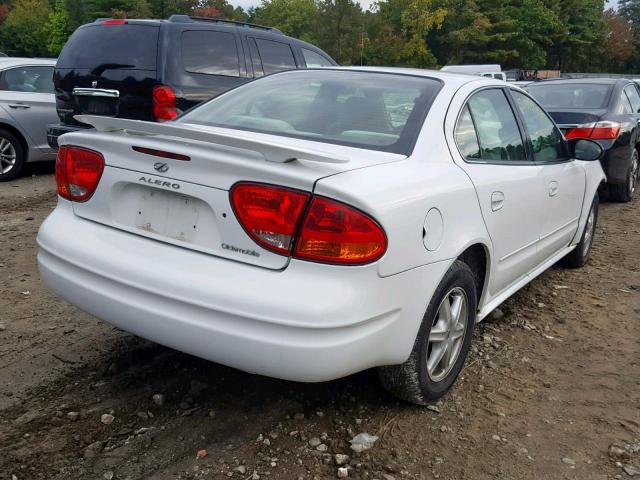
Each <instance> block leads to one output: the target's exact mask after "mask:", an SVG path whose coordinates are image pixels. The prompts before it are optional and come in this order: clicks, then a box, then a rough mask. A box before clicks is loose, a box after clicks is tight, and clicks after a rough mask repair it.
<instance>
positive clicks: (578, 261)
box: [560, 193, 599, 268]
mask: <svg viewBox="0 0 640 480" xmlns="http://www.w3.org/2000/svg"><path fill="white" fill-rule="evenodd" d="M598 206H599V199H598V194H597V193H596V196H595V197H593V202H591V209H590V210H589V216H588V217H587V223H586V224H585V226H584V230H583V231H582V237H581V238H580V243H578V245H576V248H574V249H573V250H572V251H571V253H569V255H567V256H566V257H564V258H563V259H562V260H560V265H562V266H563V267H567V268H580V267H584V266H585V265H586V263H587V262H588V261H589V255H590V254H591V247H592V246H593V239H594V237H595V234H596V224H597V223H598Z"/></svg>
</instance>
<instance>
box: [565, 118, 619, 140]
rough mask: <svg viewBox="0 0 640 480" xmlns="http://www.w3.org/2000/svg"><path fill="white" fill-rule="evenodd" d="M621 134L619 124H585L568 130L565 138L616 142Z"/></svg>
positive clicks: (604, 122) (608, 122)
mask: <svg viewBox="0 0 640 480" xmlns="http://www.w3.org/2000/svg"><path fill="white" fill-rule="evenodd" d="M619 133H620V124H619V123H618V122H610V121H602V122H592V123H584V124H582V125H578V126H577V127H575V128H572V129H571V130H568V131H567V132H566V133H565V134H564V136H565V138H566V139H567V140H570V139H572V138H591V139H592V140H615V139H616V138H618V134H619Z"/></svg>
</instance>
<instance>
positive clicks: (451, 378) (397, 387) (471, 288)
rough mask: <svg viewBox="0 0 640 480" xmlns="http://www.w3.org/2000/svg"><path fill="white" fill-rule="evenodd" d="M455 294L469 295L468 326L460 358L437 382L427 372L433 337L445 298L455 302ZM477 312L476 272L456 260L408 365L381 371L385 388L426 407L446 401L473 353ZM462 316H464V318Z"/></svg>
mask: <svg viewBox="0 0 640 480" xmlns="http://www.w3.org/2000/svg"><path fill="white" fill-rule="evenodd" d="M452 292H456V293H455V294H457V293H459V292H464V295H466V301H467V309H466V315H464V317H465V318H466V325H465V330H464V333H463V334H462V336H461V337H460V338H461V343H460V344H459V350H458V353H457V357H456V358H455V359H454V360H452V366H450V367H449V369H448V370H444V371H443V372H442V375H443V377H442V378H440V379H438V380H437V381H435V380H434V379H432V375H431V374H430V373H429V371H428V368H427V359H428V356H429V354H432V353H433V352H434V351H433V347H431V349H430V343H429V336H430V334H431V331H432V328H433V327H434V326H436V325H437V324H439V322H440V320H439V315H438V311H439V309H440V306H441V305H442V304H443V302H444V301H445V297H446V301H449V298H452V297H450V294H452ZM476 311H477V298H476V285H475V281H474V275H473V272H472V271H471V269H470V268H469V266H468V265H467V264H466V263H464V262H462V261H460V260H456V261H455V262H454V264H453V265H452V266H451V268H450V269H449V271H448V272H447V273H446V274H445V276H444V278H443V279H442V280H441V281H440V284H439V285H438V288H436V291H435V292H434V294H433V297H432V298H431V301H430V302H429V306H428V307H427V311H426V313H425V315H424V317H423V319H422V325H421V326H420V330H419V331H418V336H417V337H416V340H415V343H414V345H413V350H412V351H411V355H409V358H408V359H407V361H406V362H404V363H403V364H400V365H390V366H385V367H380V368H379V369H378V372H379V376H380V380H381V382H382V385H383V386H384V387H385V388H386V389H387V390H388V391H389V392H390V393H392V394H393V395H395V396H397V397H399V398H401V399H403V400H405V401H407V402H411V403H416V404H418V405H426V404H428V403H430V402H433V401H435V400H437V399H439V398H440V397H442V396H443V395H444V394H445V393H447V391H449V389H450V388H451V386H452V385H453V383H454V382H455V380H456V378H457V377H458V375H459V373H460V371H461V370H462V366H463V365H464V362H465V359H466V358H467V354H468V353H469V348H470V346H471V338H472V336H473V329H474V327H475V320H476ZM462 316H463V315H462V313H461V318H462ZM445 350H446V349H445ZM437 365H439V364H437ZM437 365H436V366H437Z"/></svg>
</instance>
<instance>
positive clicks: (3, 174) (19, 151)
mask: <svg viewBox="0 0 640 480" xmlns="http://www.w3.org/2000/svg"><path fill="white" fill-rule="evenodd" d="M3 142H9V144H10V147H6V148H12V149H13V151H14V152H15V153H14V155H15V162H14V163H13V165H9V164H8V163H6V161H3V160H6V158H0V182H7V181H9V180H13V179H14V178H16V177H17V176H18V175H20V172H21V171H22V167H24V163H25V160H26V152H25V151H24V148H23V147H22V143H21V142H20V140H18V138H17V137H16V136H15V135H14V134H13V133H11V132H9V131H7V130H4V129H2V128H0V144H2V143H3ZM5 145H6V143H5ZM1 154H2V152H0V155H1ZM5 170H6V171H5Z"/></svg>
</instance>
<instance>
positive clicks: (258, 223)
mask: <svg viewBox="0 0 640 480" xmlns="http://www.w3.org/2000/svg"><path fill="white" fill-rule="evenodd" d="M308 198H309V194H308V193H305V192H300V191H297V190H290V189H288V188H280V187H273V186H270V185H261V184H255V183H239V184H236V185H235V186H234V187H233V189H232V190H231V204H232V205H233V210H234V212H235V214H236V217H237V218H238V220H239V221H240V224H241V225H242V226H243V227H244V229H245V230H246V231H247V233H248V234H249V236H250V237H251V238H253V240H254V241H255V242H256V243H258V244H259V245H261V246H263V247H264V248H266V249H267V250H271V251H273V252H276V253H284V254H289V253H291V246H292V244H293V235H294V233H295V230H296V226H297V225H298V220H299V218H300V214H301V213H302V209H303V208H304V206H305V204H306V203H307V200H308Z"/></svg>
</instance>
